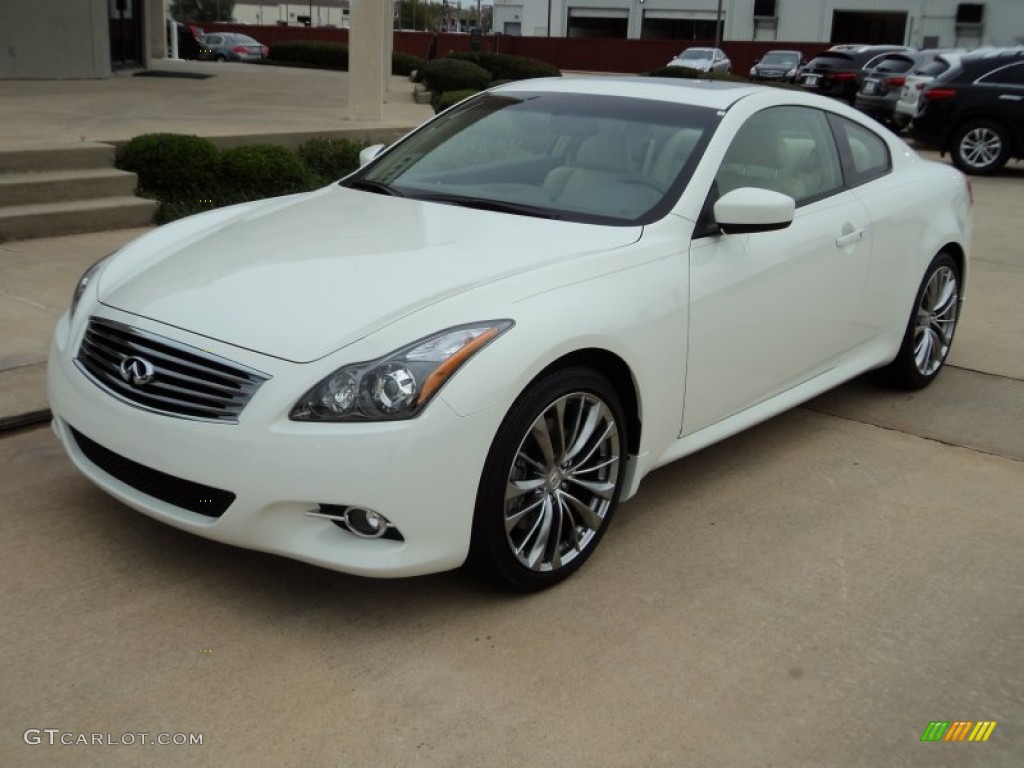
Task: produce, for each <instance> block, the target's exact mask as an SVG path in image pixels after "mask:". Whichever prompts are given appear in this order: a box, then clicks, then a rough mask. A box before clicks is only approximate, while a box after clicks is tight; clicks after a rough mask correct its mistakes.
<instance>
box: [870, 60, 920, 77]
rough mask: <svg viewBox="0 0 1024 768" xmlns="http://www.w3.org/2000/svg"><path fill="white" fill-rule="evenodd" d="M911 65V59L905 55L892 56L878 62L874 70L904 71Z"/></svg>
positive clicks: (912, 61)
mask: <svg viewBox="0 0 1024 768" xmlns="http://www.w3.org/2000/svg"><path fill="white" fill-rule="evenodd" d="M913 65H914V60H913V59H908V58H907V57H906V56H892V57H888V58H885V59H883V60H882V61H880V62H878V66H877V67H875V72H878V73H879V74H882V73H887V72H906V71H907V70H909V69H910V68H911V67H912V66H913Z"/></svg>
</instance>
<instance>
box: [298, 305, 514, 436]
mask: <svg viewBox="0 0 1024 768" xmlns="http://www.w3.org/2000/svg"><path fill="white" fill-rule="evenodd" d="M512 325H513V323H512V321H511V320H492V321H487V322H482V323H471V324H468V325H459V326H456V327H455V328H448V329H446V330H443V331H440V332H439V333H435V334H434V335H432V336H427V337H426V338H425V339H420V340H419V341H415V342H413V343H412V344H410V345H409V346H407V347H402V348H401V349H398V350H395V351H394V352H392V353H391V354H388V355H385V356H384V357H381V358H378V359H377V360H370V361H369V362H365V363H354V364H352V365H346V366H345V367H343V368H339V369H338V370H336V371H335V372H334V373H332V374H331V375H330V376H328V377H327V378H326V379H324V380H323V381H321V382H320V383H319V384H317V385H316V386H315V387H313V388H312V389H311V390H309V391H308V392H307V393H306V394H305V395H303V396H302V398H301V399H300V400H299V402H298V403H296V404H295V407H294V408H292V412H291V414H290V418H291V419H292V420H293V421H389V420H396V419H411V418H413V417H414V416H416V415H418V414H419V413H420V411H422V410H423V409H424V408H425V407H426V406H427V403H429V402H430V401H431V400H432V399H433V397H434V395H436V394H437V393H438V391H440V389H441V387H443V386H444V384H445V382H446V381H448V379H450V378H451V377H452V375H453V374H454V373H455V372H456V371H457V370H458V369H459V368H460V367H461V366H462V364H463V363H465V362H466V361H467V360H469V359H470V358H471V357H472V356H473V355H475V354H476V353H477V352H479V351H480V350H481V349H483V348H484V347H485V346H487V344H489V343H490V342H491V341H493V340H494V339H496V338H498V336H500V335H501V334H503V333H504V332H505V331H507V330H508V329H509V328H511V327H512Z"/></svg>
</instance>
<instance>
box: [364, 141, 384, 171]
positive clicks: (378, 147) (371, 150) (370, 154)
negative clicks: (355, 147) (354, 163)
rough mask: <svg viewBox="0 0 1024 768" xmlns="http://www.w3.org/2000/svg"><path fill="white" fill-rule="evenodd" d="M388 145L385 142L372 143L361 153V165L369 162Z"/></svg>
mask: <svg viewBox="0 0 1024 768" xmlns="http://www.w3.org/2000/svg"><path fill="white" fill-rule="evenodd" d="M385 147H386V145H384V144H371V145H370V146H369V147H367V148H366V149H364V150H362V151H360V153H359V167H360V168H362V167H363V166H364V165H366V164H367V163H368V162H370V161H371V160H373V158H375V157H376V156H377V155H379V154H380V153H381V152H383V151H384V149H385Z"/></svg>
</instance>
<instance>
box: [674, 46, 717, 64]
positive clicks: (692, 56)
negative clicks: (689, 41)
mask: <svg viewBox="0 0 1024 768" xmlns="http://www.w3.org/2000/svg"><path fill="white" fill-rule="evenodd" d="M713 55H714V54H713V53H712V52H711V51H710V50H708V49H707V48H687V49H686V50H685V51H683V52H682V53H680V54H679V55H678V56H677V57H676V58H677V59H683V60H684V61H704V60H705V59H710V58H712V57H713Z"/></svg>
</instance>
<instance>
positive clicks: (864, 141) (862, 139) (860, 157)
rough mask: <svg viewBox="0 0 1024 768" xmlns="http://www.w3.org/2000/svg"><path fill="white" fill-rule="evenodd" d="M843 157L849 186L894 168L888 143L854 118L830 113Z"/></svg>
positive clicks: (875, 177)
mask: <svg viewBox="0 0 1024 768" xmlns="http://www.w3.org/2000/svg"><path fill="white" fill-rule="evenodd" d="M829 120H830V121H831V122H832V127H833V129H834V130H835V133H836V141H837V142H838V143H839V152H840V155H841V156H842V159H843V174H844V176H845V177H846V183H847V185H848V186H851V187H855V186H857V185H859V184H866V183H867V182H869V181H872V180H874V179H877V178H879V177H881V176H884V175H886V174H887V173H888V172H889V171H890V169H891V168H892V158H891V157H890V156H889V146H888V145H887V144H886V143H885V141H883V140H882V138H881V137H880V136H879V135H878V134H876V133H875V132H874V131H871V130H869V129H867V128H865V127H864V126H862V125H859V124H858V123H855V122H853V121H852V120H847V119H846V118H844V117H839V116H838V115H833V114H830V115H829Z"/></svg>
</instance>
